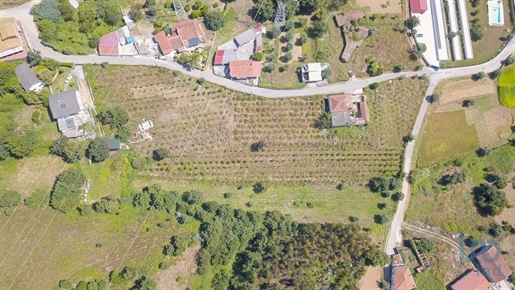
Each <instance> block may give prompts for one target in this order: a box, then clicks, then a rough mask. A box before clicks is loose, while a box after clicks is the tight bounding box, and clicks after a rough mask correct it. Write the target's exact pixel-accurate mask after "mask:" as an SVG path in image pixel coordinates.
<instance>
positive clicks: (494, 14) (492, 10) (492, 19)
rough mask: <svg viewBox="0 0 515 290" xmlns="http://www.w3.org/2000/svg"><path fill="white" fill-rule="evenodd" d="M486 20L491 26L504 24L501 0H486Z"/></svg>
mask: <svg viewBox="0 0 515 290" xmlns="http://www.w3.org/2000/svg"><path fill="white" fill-rule="evenodd" d="M488 22H489V24H490V25H491V26H502V25H504V12H503V3H502V1H501V0H489V1H488Z"/></svg>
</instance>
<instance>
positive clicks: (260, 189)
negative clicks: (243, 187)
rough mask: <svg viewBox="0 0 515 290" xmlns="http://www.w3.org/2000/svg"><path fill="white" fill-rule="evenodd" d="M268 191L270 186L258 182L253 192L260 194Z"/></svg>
mask: <svg viewBox="0 0 515 290" xmlns="http://www.w3.org/2000/svg"><path fill="white" fill-rule="evenodd" d="M267 189H268V185H267V184H266V183H264V182H261V181H260V182H256V183H255V184H254V188H253V191H254V192H255V193H257V194H260V193H263V192H265V191H267Z"/></svg>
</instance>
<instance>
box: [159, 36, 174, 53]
mask: <svg viewBox="0 0 515 290" xmlns="http://www.w3.org/2000/svg"><path fill="white" fill-rule="evenodd" d="M154 40H155V41H156V42H157V46H158V47H159V50H160V51H161V54H163V55H167V54H169V53H170V52H172V50H173V49H172V45H171V44H170V41H168V38H166V34H165V33H164V31H159V32H158V33H157V34H156V35H154Z"/></svg>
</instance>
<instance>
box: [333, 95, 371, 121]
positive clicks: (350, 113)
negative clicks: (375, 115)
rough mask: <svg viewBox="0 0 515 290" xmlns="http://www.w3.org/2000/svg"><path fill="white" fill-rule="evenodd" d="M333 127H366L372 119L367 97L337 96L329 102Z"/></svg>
mask: <svg viewBox="0 0 515 290" xmlns="http://www.w3.org/2000/svg"><path fill="white" fill-rule="evenodd" d="M327 102H328V107H329V111H330V112H331V123H332V126H333V127H341V126H349V125H365V124H366V123H367V122H368V120H369V119H370V113H369V111H368V106H367V97H366V96H365V95H337V96H330V97H329V98H328V100H327Z"/></svg>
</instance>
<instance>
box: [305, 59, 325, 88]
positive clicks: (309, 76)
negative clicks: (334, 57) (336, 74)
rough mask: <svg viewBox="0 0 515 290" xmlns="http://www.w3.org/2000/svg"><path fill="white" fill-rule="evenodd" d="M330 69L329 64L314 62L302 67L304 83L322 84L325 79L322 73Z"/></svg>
mask: <svg viewBox="0 0 515 290" xmlns="http://www.w3.org/2000/svg"><path fill="white" fill-rule="evenodd" d="M328 67H329V64H328V63H319V62H312V63H308V64H305V65H302V66H301V67H300V69H301V72H302V81H303V82H305V83H312V82H320V81H322V80H323V79H324V78H323V76H322V71H323V70H325V69H326V68H328Z"/></svg>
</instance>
